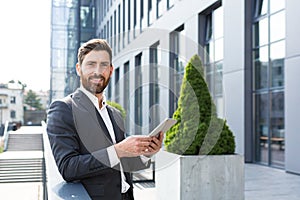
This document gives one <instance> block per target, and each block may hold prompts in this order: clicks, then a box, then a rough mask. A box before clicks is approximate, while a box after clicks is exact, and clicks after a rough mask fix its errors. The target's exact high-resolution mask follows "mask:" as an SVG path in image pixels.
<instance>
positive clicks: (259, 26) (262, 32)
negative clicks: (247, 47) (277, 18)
mask: <svg viewBox="0 0 300 200" xmlns="http://www.w3.org/2000/svg"><path fill="white" fill-rule="evenodd" d="M253 29H254V30H253V34H254V45H255V46H254V47H259V46H262V45H265V44H268V42H269V36H268V18H264V19H262V20H260V21H259V22H257V23H255V24H254V27H253Z"/></svg>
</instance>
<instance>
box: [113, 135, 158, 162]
mask: <svg viewBox="0 0 300 200" xmlns="http://www.w3.org/2000/svg"><path fill="white" fill-rule="evenodd" d="M151 143H152V137H149V136H142V135H139V136H130V137H127V138H126V139H124V140H123V141H121V142H119V143H117V144H115V145H114V146H115V149H116V152H117V155H118V157H119V158H122V157H136V156H140V155H143V154H145V153H146V151H148V150H146V149H149V146H150V145H151Z"/></svg>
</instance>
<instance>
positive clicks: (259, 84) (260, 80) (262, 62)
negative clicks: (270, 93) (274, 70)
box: [253, 46, 268, 89]
mask: <svg viewBox="0 0 300 200" xmlns="http://www.w3.org/2000/svg"><path fill="white" fill-rule="evenodd" d="M267 58H268V47H267V46H265V47H262V48H260V49H258V50H256V51H254V59H255V60H254V63H253V64H254V68H253V69H254V78H255V80H254V85H255V89H263V88H267V87H268V59H267Z"/></svg>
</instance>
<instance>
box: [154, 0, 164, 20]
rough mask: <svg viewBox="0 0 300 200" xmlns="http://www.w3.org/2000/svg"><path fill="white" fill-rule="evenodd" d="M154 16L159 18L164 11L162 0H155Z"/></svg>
mask: <svg viewBox="0 0 300 200" xmlns="http://www.w3.org/2000/svg"><path fill="white" fill-rule="evenodd" d="M156 10H157V12H156V18H159V17H160V16H161V15H162V14H163V12H164V5H163V3H162V0H156Z"/></svg>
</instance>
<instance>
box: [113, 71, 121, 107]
mask: <svg viewBox="0 0 300 200" xmlns="http://www.w3.org/2000/svg"><path fill="white" fill-rule="evenodd" d="M119 80H120V67H118V68H117V69H116V70H115V84H114V86H115V101H116V102H117V103H119V102H120V83H119Z"/></svg>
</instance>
